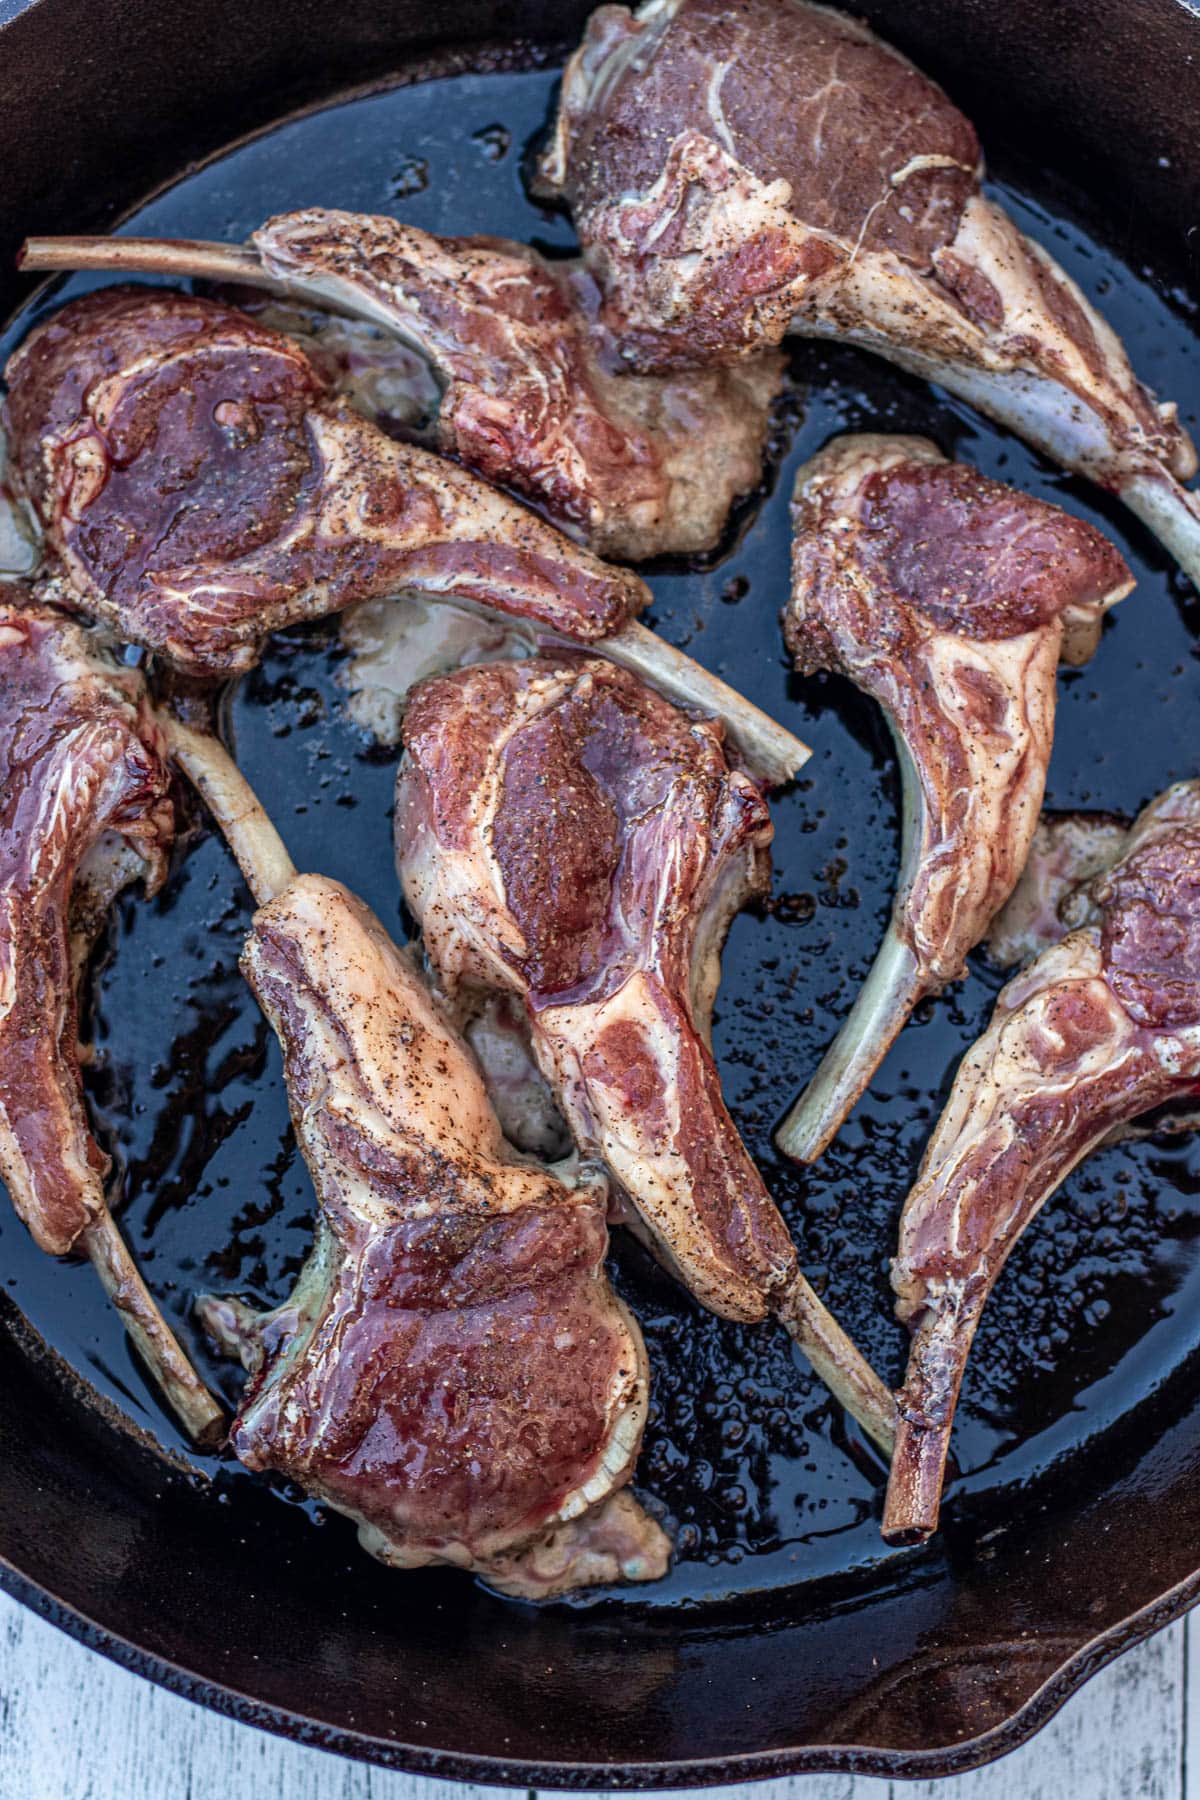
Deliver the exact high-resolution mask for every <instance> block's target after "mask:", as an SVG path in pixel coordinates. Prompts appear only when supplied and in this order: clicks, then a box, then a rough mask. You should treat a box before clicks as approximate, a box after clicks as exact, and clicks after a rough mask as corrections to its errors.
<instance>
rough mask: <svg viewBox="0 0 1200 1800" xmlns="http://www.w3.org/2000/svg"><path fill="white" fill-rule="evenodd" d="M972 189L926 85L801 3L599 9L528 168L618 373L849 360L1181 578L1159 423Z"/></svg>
mask: <svg viewBox="0 0 1200 1800" xmlns="http://www.w3.org/2000/svg"><path fill="white" fill-rule="evenodd" d="M981 175H982V161H981V156H980V150H979V144H978V140H977V139H976V136H975V132H974V130H973V129H972V127H971V125H970V123H969V122H968V120H966V119H965V118H964V117H963V116H962V114H961V113H960V112H958V111H957V110H956V109H955V108H954V107H953V106H952V105H951V104H950V101H949V100H948V99H947V98H946V96H945V94H943V93H942V91H941V89H940V88H938V87H936V86H935V85H934V84H933V83H932V82H931V81H928V80H926V78H925V77H924V76H923V75H921V74H920V73H919V72H918V70H916V69H914V68H913V66H912V64H911V63H909V62H908V61H906V60H905V58H904V57H902V56H900V55H899V54H898V53H897V52H896V51H894V50H892V49H890V48H889V47H888V46H887V45H886V44H882V43H880V42H879V40H878V39H877V38H875V37H874V36H872V34H871V33H870V32H869V31H868V30H867V28H866V27H865V26H863V25H861V24H859V23H858V22H857V21H856V20H853V19H849V18H845V17H844V16H842V15H841V14H839V13H836V12H832V11H830V10H829V9H827V8H826V7H823V6H814V5H809V4H805V3H804V0H741V3H740V4H739V5H737V6H733V7H731V6H726V5H723V4H721V3H720V0H650V3H649V4H648V5H645V6H643V7H642V8H641V9H640V10H639V11H638V12H637V13H636V14H634V13H630V12H629V11H627V10H626V9H625V8H624V7H621V6H602V7H600V8H599V10H598V11H597V12H595V13H593V14H592V17H591V19H590V21H589V24H588V28H587V32H586V35H585V37H584V40H583V43H582V45H581V47H580V48H579V50H578V51H577V52H576V53H575V55H574V56H573V57H572V59H571V62H570V63H569V65H568V68H567V72H566V75H565V78H564V80H563V87H562V97H561V101H560V104H559V110H558V119H557V125H556V128H555V133H554V137H553V140H552V143H551V145H550V148H549V150H548V152H547V154H546V156H545V158H544V160H543V163H542V176H543V182H544V186H545V188H546V190H547V191H549V192H550V193H552V194H555V195H558V196H560V197H562V198H563V199H565V200H566V201H567V203H568V204H569V205H570V207H571V210H572V213H573V216H574V220H575V225H576V229H577V231H578V233H579V238H580V241H581V243H582V245H583V249H584V256H585V260H586V262H587V265H588V267H589V268H590V270H591V272H592V273H593V275H594V276H595V277H596V279H597V281H598V282H599V284H600V287H601V289H602V290H603V293H604V308H603V311H602V315H601V317H602V321H603V322H604V324H605V325H606V326H607V327H608V328H609V330H611V332H612V333H613V335H614V337H615V338H616V340H617V342H618V344H619V345H620V347H621V349H622V350H623V352H624V354H625V356H626V358H627V361H628V364H629V366H630V367H632V368H636V369H640V370H656V371H661V370H664V369H671V368H681V367H688V366H690V365H692V364H693V363H697V362H700V363H704V364H705V365H711V364H712V363H714V362H719V361H726V360H730V359H736V358H739V357H742V356H745V355H747V354H751V353H756V352H758V351H760V350H762V349H763V348H764V347H765V346H768V345H772V344H777V343H778V342H779V340H780V339H781V338H782V337H783V336H784V335H785V333H787V332H796V333H799V334H800V335H802V336H807V337H825V338H834V339H838V340H840V341H844V342H847V343H854V344H861V345H863V346H865V347H866V348H867V349H870V350H874V351H877V352H878V353H879V354H880V355H882V356H885V357H887V358H888V359H889V360H890V361H892V362H895V363H898V364H900V366H901V367H902V368H906V369H911V370H913V371H914V372H915V373H916V374H918V375H923V376H927V377H928V378H929V379H931V380H933V381H937V382H940V384H941V385H942V386H943V387H945V388H948V389H949V390H950V392H951V393H954V394H958V395H960V396H961V397H962V398H963V399H965V400H968V401H969V402H970V403H971V404H972V405H974V406H978V407H979V409H980V410H981V411H982V412H986V413H989V414H991V415H992V416H993V417H994V418H996V419H999V420H1000V421H1001V423H1003V424H1005V425H1008V426H1009V427H1011V429H1012V430H1013V431H1015V432H1016V433H1018V435H1019V436H1021V437H1024V438H1027V439H1028V440H1029V442H1030V443H1032V444H1035V445H1036V446H1037V447H1038V448H1039V449H1040V450H1042V451H1044V452H1045V454H1046V455H1048V456H1050V457H1052V458H1053V459H1054V460H1055V461H1056V462H1060V463H1062V464H1063V465H1064V466H1065V467H1066V468H1069V469H1074V470H1077V471H1078V472H1079V473H1081V474H1083V475H1086V476H1088V477H1089V478H1090V479H1091V480H1094V481H1097V482H1099V483H1100V485H1101V486H1102V487H1105V488H1108V489H1110V490H1111V491H1112V492H1114V493H1116V494H1118V495H1120V497H1121V499H1123V500H1124V501H1125V502H1126V504H1127V505H1128V506H1130V507H1131V508H1132V509H1133V511H1134V512H1135V513H1137V514H1138V515H1139V516H1140V517H1141V518H1142V519H1143V520H1144V521H1145V523H1146V524H1147V525H1148V526H1149V528H1150V529H1151V531H1153V532H1154V533H1155V535H1156V536H1158V537H1159V538H1161V540H1162V542H1163V543H1164V545H1165V546H1166V547H1167V549H1168V550H1169V551H1170V552H1171V554H1172V555H1173V556H1175V557H1176V558H1177V560H1178V561H1179V562H1180V564H1181V565H1182V566H1183V567H1184V568H1185V569H1186V570H1187V572H1188V573H1189V574H1190V575H1191V577H1192V579H1193V580H1196V581H1200V501H1198V500H1197V497H1196V496H1195V495H1194V494H1192V493H1189V492H1188V491H1187V490H1185V489H1184V488H1183V487H1182V486H1181V483H1182V482H1183V481H1186V480H1187V479H1188V478H1189V477H1190V476H1192V475H1193V474H1194V473H1195V470H1196V456H1195V451H1194V450H1193V448H1192V445H1191V442H1190V440H1189V439H1188V437H1187V435H1186V433H1185V432H1184V431H1183V430H1182V428H1181V427H1180V425H1179V423H1178V421H1177V419H1176V415H1175V407H1174V405H1171V404H1166V405H1160V404H1157V403H1156V402H1155V400H1154V397H1153V395H1151V394H1150V392H1149V391H1148V390H1147V389H1146V388H1145V387H1144V386H1143V385H1142V384H1141V383H1140V382H1139V381H1138V380H1137V378H1136V376H1135V375H1134V373H1133V371H1132V369H1131V368H1130V366H1129V362H1128V359H1127V357H1126V354H1125V351H1124V349H1123V348H1122V345H1121V343H1120V341H1119V340H1118V338H1117V337H1116V335H1115V334H1114V333H1113V331H1112V330H1111V329H1110V328H1109V326H1108V325H1106V324H1105V322H1104V320H1103V319H1102V318H1100V316H1099V315H1098V314H1097V313H1096V312H1095V311H1094V310H1093V308H1092V307H1091V306H1090V304H1089V303H1088V301H1087V300H1086V299H1085V297H1084V295H1083V294H1082V293H1081V292H1080V290H1079V288H1078V287H1077V286H1076V285H1075V283H1074V282H1073V281H1072V280H1071V279H1070V277H1069V276H1068V275H1067V274H1065V272H1064V271H1063V270H1062V269H1060V268H1059V267H1058V265H1057V263H1055V262H1054V261H1053V259H1052V258H1051V257H1050V256H1049V255H1048V254H1047V252H1046V251H1045V250H1043V249H1042V248H1041V246H1040V245H1038V244H1035V243H1033V242H1031V241H1030V240H1029V239H1028V238H1026V237H1024V236H1023V235H1022V234H1021V232H1019V231H1018V230H1017V228H1016V226H1015V225H1014V224H1013V223H1012V221H1011V220H1010V219H1009V218H1008V217H1007V216H1006V215H1005V214H1004V213H1003V212H1002V211H1001V209H1000V208H999V207H998V206H996V205H995V204H994V203H993V202H992V201H990V200H988V199H986V198H985V197H984V195H983V193H982V191H981V187H980V179H981Z"/></svg>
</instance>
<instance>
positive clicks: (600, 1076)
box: [396, 654, 892, 1446]
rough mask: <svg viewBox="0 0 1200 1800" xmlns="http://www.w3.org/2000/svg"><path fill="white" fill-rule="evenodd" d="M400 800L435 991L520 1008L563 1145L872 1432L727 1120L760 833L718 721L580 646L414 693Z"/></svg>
mask: <svg viewBox="0 0 1200 1800" xmlns="http://www.w3.org/2000/svg"><path fill="white" fill-rule="evenodd" d="M404 740H405V745H406V755H405V758H404V761H403V762H402V764H401V770H400V776H399V783H398V788H397V796H396V841H397V852H398V858H399V864H400V870H401V875H402V879H403V883H404V891H405V895H406V897H407V900H408V903H409V905H410V906H411V908H412V910H413V912H414V914H415V916H416V917H417V918H418V920H419V921H420V923H421V926H422V929H423V932H424V940H425V947H426V951H427V953H428V955H429V957H430V959H431V960H432V962H433V964H434V966H435V968H436V969H437V972H438V974H439V976H440V978H441V980H442V982H443V984H444V986H445V987H446V988H447V989H448V990H449V991H450V992H451V993H452V994H453V993H455V992H456V991H457V990H459V989H462V988H465V989H467V990H471V989H478V990H484V991H489V990H498V991H506V990H507V991H510V992H512V993H514V994H516V995H518V996H519V997H520V999H521V1001H522V1002H523V1004H524V1007H525V1011H526V1015H527V1017H528V1020H529V1025H530V1030H531V1034H532V1039H533V1047H534V1052H535V1054H536V1057H537V1060H538V1063H539V1065H540V1067H541V1069H542V1071H543V1073H544V1075H545V1076H546V1079H547V1081H548V1082H549V1084H550V1086H551V1088H552V1090H553V1092H554V1094H555V1097H556V1098H557V1100H558V1103H559V1106H560V1108H561V1110H562V1113H563V1115H564V1117H565V1118H566V1120H567V1123H568V1124H569V1126H570V1128H571V1130H572V1132H573V1133H574V1136H575V1139H576V1142H577V1144H578V1145H579V1148H580V1150H581V1152H582V1153H583V1154H584V1155H585V1156H598V1157H600V1158H601V1159H602V1160H603V1161H604V1162H605V1163H606V1164H607V1166H608V1168H609V1169H610V1170H611V1172H612V1174H613V1176H614V1178H615V1179H616V1181H617V1182H618V1183H619V1185H620V1188H621V1190H622V1192H623V1193H624V1194H625V1195H626V1196H627V1197H628V1200H629V1202H630V1203H631V1205H632V1207H633V1208H634V1209H635V1210H636V1214H637V1216H638V1218H639V1219H640V1221H641V1224H642V1226H643V1228H644V1229H645V1231H646V1232H647V1233H648V1234H649V1236H650V1238H651V1239H652V1241H653V1243H654V1246H655V1248H656V1249H657V1250H658V1252H659V1253H660V1254H661V1256H662V1258H663V1260H664V1261H665V1262H666V1263H667V1264H668V1266H670V1267H671V1268H672V1269H673V1270H674V1271H675V1272H676V1273H677V1274H678V1275H679V1277H680V1279H681V1280H682V1281H683V1282H684V1283H685V1285H686V1286H687V1287H688V1288H689V1289H690V1290H691V1291H692V1293H694V1294H695V1296H696V1298H697V1299H698V1300H700V1301H701V1302H702V1303H703V1304H704V1305H705V1306H708V1307H710V1308H711V1309H712V1310H713V1311H714V1312H717V1313H720V1314H722V1315H723V1316H724V1317H726V1318H731V1319H744V1320H759V1319H763V1318H765V1317H766V1316H767V1315H768V1314H774V1315H776V1316H777V1317H779V1318H781V1319H782V1320H783V1321H784V1322H785V1324H786V1325H787V1327H788V1329H789V1330H790V1331H791V1332H792V1333H793V1335H794V1336H795V1337H796V1339H797V1341H798V1343H799V1344H800V1346H801V1348H802V1349H803V1350H804V1351H805V1354H806V1355H807V1356H808V1358H809V1360H810V1361H811V1362H812V1364H813V1366H814V1368H815V1369H816V1370H817V1371H818V1373H819V1374H820V1375H821V1376H822V1378H823V1379H824V1380H825V1381H826V1382H827V1383H828V1385H829V1386H830V1388H831V1389H832V1390H833V1392H834V1393H835V1394H836V1395H837V1397H838V1398H839V1399H840V1400H841V1401H842V1402H843V1404H844V1405H845V1406H846V1407H847V1408H848V1409H849V1410H850V1411H851V1412H852V1413H853V1414H854V1415H855V1417H857V1418H858V1419H859V1420H860V1421H861V1422H862V1424H863V1425H864V1427H865V1428H866V1430H868V1431H869V1432H870V1433H871V1434H872V1436H874V1437H875V1438H876V1439H877V1441H879V1442H880V1443H881V1444H883V1445H885V1446H886V1445H888V1444H889V1443H890V1437H891V1429H892V1397H891V1395H890V1394H889V1393H888V1391H887V1390H886V1388H885V1387H884V1386H883V1384H882V1383H881V1382H880V1381H879V1379H878V1378H877V1377H876V1376H875V1375H874V1373H873V1372H872V1371H871V1369H870V1368H869V1367H868V1365H867V1364H866V1362H865V1361H864V1360H863V1358H862V1356H861V1355H860V1354H859V1353H858V1351H857V1350H855V1348H854V1346H853V1345H852V1344H851V1343H850V1342H849V1340H848V1339H847V1337H846V1336H845V1333H844V1332H843V1331H842V1330H841V1329H840V1327H839V1326H838V1325H837V1324H836V1322H835V1321H834V1320H833V1319H832V1318H831V1317H830V1315H829V1313H828V1312H827V1311H826V1310H825V1308H824V1307H823V1306H822V1305H821V1303H820V1301H819V1300H818V1299H817V1297H816V1295H815V1294H814V1293H813V1291H812V1289H811V1288H810V1287H809V1285H808V1283H807V1281H806V1280H805V1279H804V1276H803V1275H802V1274H801V1273H800V1271H799V1268H798V1266H797V1261H796V1252H795V1249H794V1247H793V1245H792V1242H791V1239H790V1238H789V1236H788V1232H787V1228H786V1226H785V1225H784V1223H783V1220H782V1219H781V1217H780V1216H779V1213H778V1212H777V1211H776V1209H775V1206H774V1204H773V1203H772V1201H771V1199H770V1196H769V1195H768V1193H767V1191H766V1188H765V1187H764V1186H763V1182H762V1178H761V1176H760V1175H759V1173H758V1171H757V1169H756V1168H755V1166H754V1164H753V1162H752V1161H751V1159H750V1157H749V1156H748V1155H747V1153H746V1150H745V1147H744V1145H743V1144H742V1141H741V1139H740V1138H739V1136H738V1134H737V1130H736V1128H735V1126H734V1124H733V1121H732V1119H731V1118H730V1117H729V1114H728V1112H727V1111H726V1109H725V1104H724V1101H723V1099H722V1097H721V1087H720V1080H719V1077H718V1075H717V1070H716V1065H715V1063H714V1061H713V1057H712V1052H711V1050H710V1048H709V1043H708V1035H709V1021H710V1017H711V1012H712V1005H713V999H714V996H715V993H716V986H717V980H718V975H719V954H720V946H721V942H722V939H723V937H724V934H725V930H726V928H727V926H728V924H729V921H730V919H731V918H732V916H733V913H734V912H735V910H736V909H737V908H738V906H740V905H741V904H742V903H743V902H744V901H745V900H746V898H747V897H748V896H750V895H751V894H755V893H761V892H762V891H763V890H764V889H765V887H766V885H767V882H768V879H769V852H768V848H767V846H768V844H769V842H770V839H771V829H772V828H771V821H770V818H769V816H768V813H767V810H766V807H765V805H764V803H763V800H762V797H761V795H760V794H759V792H758V789H757V788H756V787H755V786H754V785H753V784H752V783H751V782H750V781H749V780H748V779H747V777H746V776H744V775H742V774H740V773H737V772H736V771H731V769H730V768H729V766H728V764H727V762H726V760H725V755H724V751H723V747H722V742H721V731H720V727H719V726H717V725H714V724H713V723H711V722H710V721H707V720H695V719H689V718H687V717H685V716H684V715H683V714H682V713H680V712H678V711H677V710H676V709H675V708H674V707H673V706H671V705H669V704H668V702H666V701H665V700H662V699H661V698H660V697H659V696H658V695H657V694H654V693H652V692H651V691H650V690H649V689H648V688H646V687H645V686H643V684H642V683H641V682H639V681H637V680H636V679H635V678H634V677H633V676H631V675H629V674H628V673H626V672H625V671H624V670H621V669H616V668H614V667H613V666H612V665H611V664H608V663H604V662H601V661H599V660H597V659H595V658H589V657H583V656H579V655H577V654H567V655H565V656H562V657H554V658H550V657H535V658H533V659H531V660H529V661H526V662H521V663H490V664H485V665H481V666H480V667H477V668H473V669H465V670H462V671H459V672H457V673H455V674H453V675H448V676H444V677H442V678H440V679H437V680H432V681H428V682H425V683H424V684H422V685H421V686H420V687H419V688H417V689H416V690H415V692H414V694H413V696H412V698H411V701H410V704H409V710H408V713H407V715H406V718H405V727H404Z"/></svg>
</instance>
